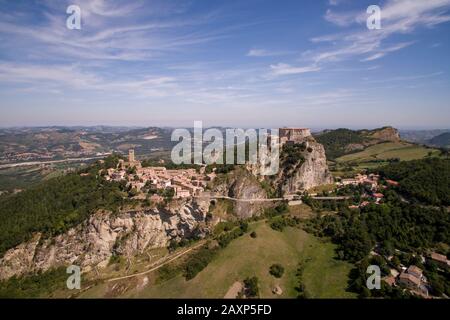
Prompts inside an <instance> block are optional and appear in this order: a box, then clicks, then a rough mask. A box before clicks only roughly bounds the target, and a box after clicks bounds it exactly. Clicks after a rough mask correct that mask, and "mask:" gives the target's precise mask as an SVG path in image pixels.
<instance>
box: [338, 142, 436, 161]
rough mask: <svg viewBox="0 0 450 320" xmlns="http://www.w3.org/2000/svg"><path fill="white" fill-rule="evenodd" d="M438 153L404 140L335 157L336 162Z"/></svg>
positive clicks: (419, 156) (407, 157)
mask: <svg viewBox="0 0 450 320" xmlns="http://www.w3.org/2000/svg"><path fill="white" fill-rule="evenodd" d="M430 151H431V152H433V155H438V154H439V151H438V150H435V149H427V148H425V147H422V146H418V145H414V144H410V143H406V142H386V143H380V144H377V145H373V146H371V147H368V148H367V149H365V150H363V151H361V152H357V153H352V154H348V155H345V156H342V157H340V158H338V159H337V161H338V162H350V161H356V162H365V161H370V160H387V159H390V158H400V160H404V161H407V160H414V159H421V158H423V157H425V156H427V155H428V152H430Z"/></svg>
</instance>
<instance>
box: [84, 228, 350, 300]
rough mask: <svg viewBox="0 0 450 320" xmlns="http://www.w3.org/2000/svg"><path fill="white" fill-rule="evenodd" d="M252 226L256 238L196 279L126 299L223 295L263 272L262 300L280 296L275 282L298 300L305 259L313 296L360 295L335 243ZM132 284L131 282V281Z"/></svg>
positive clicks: (99, 292)
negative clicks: (350, 285)
mask: <svg viewBox="0 0 450 320" xmlns="http://www.w3.org/2000/svg"><path fill="white" fill-rule="evenodd" d="M251 229H252V230H254V231H255V232H256V234H257V237H256V238H251V237H250V236H249V234H246V235H244V236H243V237H241V238H238V239H236V240H234V241H232V242H231V243H230V245H229V246H228V247H226V248H225V249H223V250H221V251H220V253H219V254H218V256H217V257H216V258H215V259H214V260H213V261H212V262H211V263H210V264H209V265H208V266H207V267H206V268H205V269H204V270H203V271H201V272H200V273H199V274H198V275H197V276H196V277H195V278H194V279H192V280H190V281H186V280H185V279H184V277H182V276H181V275H180V276H177V277H175V278H172V279H170V280H167V281H165V282H163V283H160V284H153V282H152V281H150V282H149V284H148V285H147V286H145V287H144V288H137V287H138V286H136V285H134V286H133V285H131V287H132V288H131V289H128V290H127V291H126V292H124V293H123V294H122V295H121V297H132V298H223V297H224V295H225V294H226V292H227V291H228V289H229V288H230V287H231V286H232V284H233V283H234V282H235V281H243V280H244V279H245V278H246V277H249V276H257V277H258V278H259V287H260V296H261V297H262V298H276V297H278V296H276V295H274V294H273V293H272V288H273V287H274V286H275V285H279V286H280V287H281V288H282V290H283V294H282V295H281V296H280V297H284V298H289V297H292V298H294V297H296V295H297V293H296V291H295V287H296V286H297V285H298V282H297V279H296V276H295V272H296V269H297V266H298V263H299V262H300V261H302V262H303V265H304V272H303V283H304V285H305V287H306V290H307V291H308V293H309V294H310V296H311V297H312V298H352V297H354V295H353V294H352V293H349V292H346V290H345V289H346V287H347V279H348V274H349V272H350V269H351V267H352V265H351V264H349V263H346V262H343V261H338V260H335V259H334V258H333V257H334V245H333V244H331V243H329V242H324V241H322V240H320V239H318V238H316V237H314V236H312V235H310V234H308V233H306V232H304V231H303V230H300V229H297V228H286V229H285V230H284V231H283V232H278V231H275V230H272V229H271V228H270V227H269V226H268V225H267V224H266V223H265V222H263V221H260V222H257V223H254V224H252V225H251ZM274 263H279V264H281V265H282V266H283V267H284V268H285V272H284V275H283V277H282V278H280V279H276V278H274V277H273V276H271V275H270V274H269V268H270V266H271V265H272V264H274ZM149 277H152V276H151V275H149ZM153 277H154V275H153ZM132 282H133V281H132ZM135 283H139V281H136V282H135ZM117 285H121V284H120V283H119V284H117ZM123 285H125V283H124V284H123ZM126 285H128V286H130V283H127V284H126ZM108 289H109V290H110V289H111V284H110V285H105V284H101V285H99V286H97V287H94V288H92V289H91V290H88V291H86V292H85V293H84V294H82V295H81V296H80V297H101V296H104V295H105V293H106V291H107V290H108Z"/></svg>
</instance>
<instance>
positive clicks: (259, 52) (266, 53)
mask: <svg viewBox="0 0 450 320" xmlns="http://www.w3.org/2000/svg"><path fill="white" fill-rule="evenodd" d="M292 53H293V52H292V51H271V50H266V49H250V50H249V51H248V52H247V57H275V56H283V55H288V54H292Z"/></svg>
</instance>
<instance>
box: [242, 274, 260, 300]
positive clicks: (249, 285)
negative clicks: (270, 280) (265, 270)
mask: <svg viewBox="0 0 450 320" xmlns="http://www.w3.org/2000/svg"><path fill="white" fill-rule="evenodd" d="M244 286H245V295H246V296H247V297H248V298H255V297H258V296H259V286H258V278H257V277H251V278H247V279H245V280H244Z"/></svg>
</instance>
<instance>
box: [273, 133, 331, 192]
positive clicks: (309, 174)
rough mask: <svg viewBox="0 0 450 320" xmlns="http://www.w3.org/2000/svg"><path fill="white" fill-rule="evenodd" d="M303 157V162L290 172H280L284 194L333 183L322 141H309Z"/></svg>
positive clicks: (279, 178) (280, 182) (280, 186)
mask: <svg viewBox="0 0 450 320" xmlns="http://www.w3.org/2000/svg"><path fill="white" fill-rule="evenodd" d="M303 157H304V160H303V161H301V164H300V165H298V166H297V167H296V168H295V169H294V170H293V171H292V172H290V173H289V174H287V175H286V174H285V173H283V172H280V174H279V176H278V181H279V188H280V189H281V190H282V192H283V194H292V193H296V192H298V191H303V190H308V189H311V188H314V187H316V186H320V185H324V184H330V183H333V176H332V175H331V173H330V171H329V170H328V165H327V158H326V156H325V149H324V148H323V146H322V145H321V144H320V143H317V142H315V141H310V142H308V144H307V149H306V151H305V152H304V153H303Z"/></svg>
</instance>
